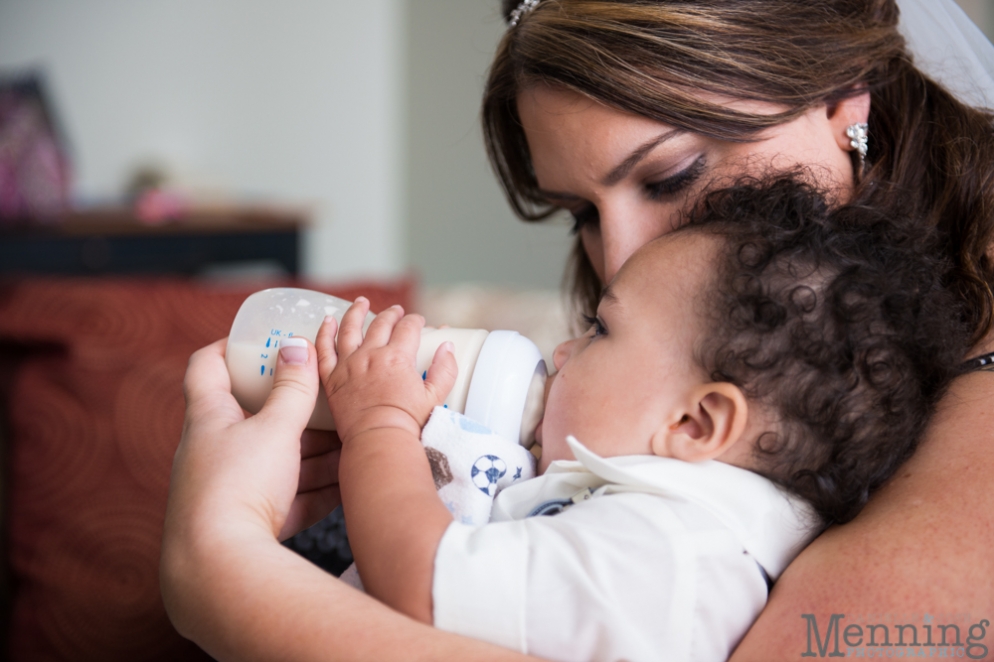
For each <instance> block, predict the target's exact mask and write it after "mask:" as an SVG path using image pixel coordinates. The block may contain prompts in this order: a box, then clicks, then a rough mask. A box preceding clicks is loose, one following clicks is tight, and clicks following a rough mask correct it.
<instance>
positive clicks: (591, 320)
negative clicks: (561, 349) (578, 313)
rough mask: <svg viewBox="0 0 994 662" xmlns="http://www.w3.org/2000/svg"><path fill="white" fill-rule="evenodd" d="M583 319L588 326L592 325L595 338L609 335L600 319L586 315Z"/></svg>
mask: <svg viewBox="0 0 994 662" xmlns="http://www.w3.org/2000/svg"><path fill="white" fill-rule="evenodd" d="M583 319H584V320H585V321H586V322H587V324H588V325H590V329H591V330H592V331H593V332H594V335H593V337H594V338H596V337H597V336H603V335H606V334H607V327H605V326H604V322H602V321H601V320H600V319H599V318H597V317H591V316H590V315H584V316H583Z"/></svg>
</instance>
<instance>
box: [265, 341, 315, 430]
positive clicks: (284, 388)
mask: <svg viewBox="0 0 994 662" xmlns="http://www.w3.org/2000/svg"><path fill="white" fill-rule="evenodd" d="M317 396H318V371H317V353H316V352H315V350H314V346H313V345H311V344H310V343H309V342H308V341H307V340H305V339H303V338H286V339H285V340H283V341H282V342H281V343H280V351H279V355H278V357H277V359H276V372H275V374H274V375H273V390H272V392H271V393H270V394H269V397H268V398H266V403H265V404H264V405H263V406H262V409H261V410H259V413H258V414H256V415H255V417H254V420H256V421H257V422H258V423H259V424H261V425H263V426H265V427H267V428H271V430H270V433H271V434H273V435H285V434H287V433H288V432H292V433H293V434H294V436H295V437H296V438H297V439H299V438H300V436H301V435H302V434H303V431H304V428H305V427H306V426H307V422H308V421H309V420H310V418H311V413H312V412H313V411H314V403H315V402H316V401H317Z"/></svg>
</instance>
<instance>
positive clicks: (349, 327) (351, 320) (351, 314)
mask: <svg viewBox="0 0 994 662" xmlns="http://www.w3.org/2000/svg"><path fill="white" fill-rule="evenodd" d="M368 312H369V300H368V299H367V298H366V297H359V298H358V299H356V300H355V303H353V304H352V305H351V306H349V309H348V310H346V311H345V315H343V316H342V323H341V325H340V328H339V330H338V344H337V347H338V355H339V357H341V358H343V359H344V358H346V357H348V356H350V355H351V354H352V352H354V351H356V350H357V349H359V346H360V345H362V323H363V321H364V320H365V319H366V313H368Z"/></svg>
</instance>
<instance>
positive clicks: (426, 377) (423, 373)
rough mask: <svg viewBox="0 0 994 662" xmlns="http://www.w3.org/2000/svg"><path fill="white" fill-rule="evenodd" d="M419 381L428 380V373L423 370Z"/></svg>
mask: <svg viewBox="0 0 994 662" xmlns="http://www.w3.org/2000/svg"><path fill="white" fill-rule="evenodd" d="M421 379H428V371H427V370H425V371H424V372H422V373H421Z"/></svg>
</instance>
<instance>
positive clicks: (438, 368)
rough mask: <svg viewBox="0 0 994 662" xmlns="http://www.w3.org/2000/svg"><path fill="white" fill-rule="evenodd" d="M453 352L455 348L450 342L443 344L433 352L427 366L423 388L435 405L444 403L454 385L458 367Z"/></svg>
mask: <svg viewBox="0 0 994 662" xmlns="http://www.w3.org/2000/svg"><path fill="white" fill-rule="evenodd" d="M454 351H455V346H454V345H453V344H452V343H451V342H449V341H446V342H443V343H442V344H441V345H439V346H438V349H436V350H435V356H434V357H432V359H431V365H430V366H428V375H427V376H426V377H425V388H426V389H428V391H429V392H430V393H431V394H432V396H433V397H434V399H435V404H436V405H440V404H442V403H443V402H445V398H447V397H448V396H449V391H451V390H452V386H453V385H454V384H455V383H456V376H457V375H458V374H459V366H458V365H457V364H456V355H455V354H454V353H453V352H454Z"/></svg>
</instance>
